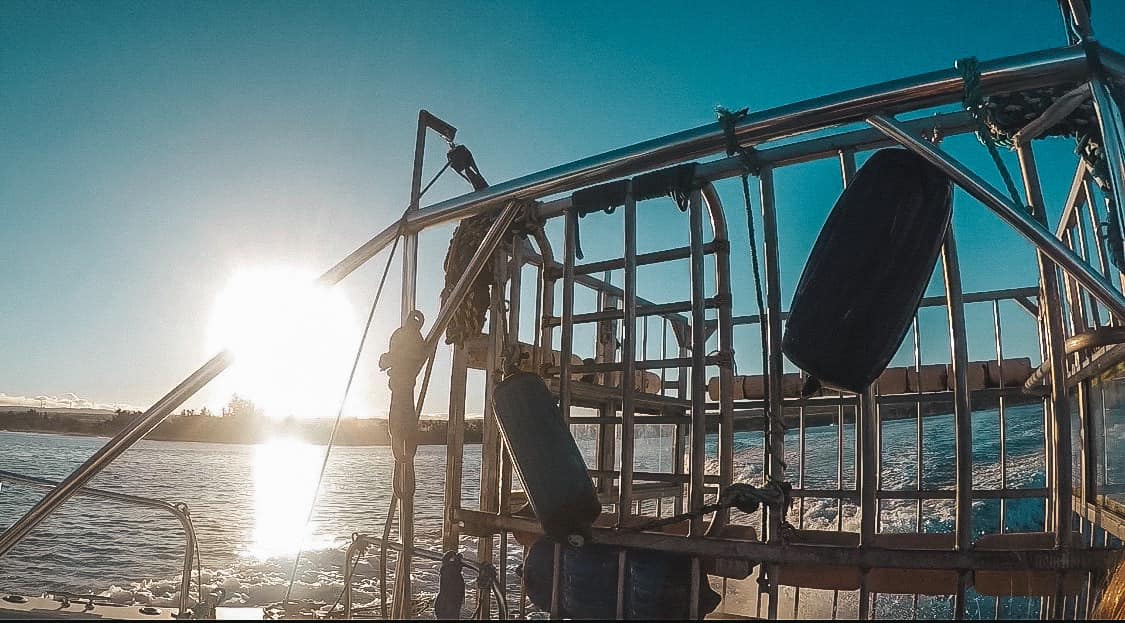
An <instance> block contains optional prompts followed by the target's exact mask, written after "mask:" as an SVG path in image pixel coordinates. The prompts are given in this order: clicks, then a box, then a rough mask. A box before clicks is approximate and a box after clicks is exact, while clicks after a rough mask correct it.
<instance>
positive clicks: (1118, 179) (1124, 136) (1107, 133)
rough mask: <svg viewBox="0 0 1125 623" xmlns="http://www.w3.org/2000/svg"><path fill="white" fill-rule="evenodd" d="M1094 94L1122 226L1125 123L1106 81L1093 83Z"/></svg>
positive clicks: (1124, 194)
mask: <svg viewBox="0 0 1125 623" xmlns="http://www.w3.org/2000/svg"><path fill="white" fill-rule="evenodd" d="M1090 92H1091V93H1092V94H1093V100H1094V112H1095V114H1096V115H1097V117H1098V127H1099V129H1100V130H1101V135H1102V149H1103V151H1104V154H1105V159H1106V165H1107V166H1106V168H1107V169H1109V179H1110V183H1111V184H1112V185H1113V188H1112V189H1110V192H1111V193H1112V196H1113V202H1112V203H1113V205H1112V206H1110V209H1111V210H1116V211H1117V218H1118V222H1119V223H1120V222H1125V221H1121V220H1120V219H1122V217H1125V124H1123V123H1122V119H1121V109H1120V108H1118V107H1117V103H1116V102H1114V100H1113V95H1112V94H1111V93H1110V91H1109V88H1108V87H1107V86H1106V82H1105V80H1103V79H1101V78H1095V79H1094V80H1091V81H1090Z"/></svg>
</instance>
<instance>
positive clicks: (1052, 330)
mask: <svg viewBox="0 0 1125 623" xmlns="http://www.w3.org/2000/svg"><path fill="white" fill-rule="evenodd" d="M1016 153H1017V155H1018V156H1019V162H1020V171H1021V173H1022V174H1023V183H1024V191H1025V192H1026V193H1027V197H1028V199H1029V201H1030V203H1031V206H1032V209H1033V211H1034V212H1035V214H1036V216H1037V218H1038V219H1039V220H1040V222H1046V219H1047V214H1046V207H1045V204H1044V202H1043V193H1042V190H1041V188H1040V185H1039V173H1038V169H1037V168H1036V166H1035V156H1034V153H1033V152H1032V149H1031V146H1030V145H1026V144H1025V145H1021V146H1020V147H1019V148H1018V149H1017V151H1016ZM1039 270H1040V273H1041V276H1040V279H1041V285H1042V289H1043V297H1042V300H1041V302H1040V305H1039V311H1040V313H1041V314H1042V315H1043V316H1044V324H1045V326H1046V331H1045V334H1044V337H1045V339H1046V349H1047V354H1048V356H1049V357H1050V362H1051V400H1050V402H1051V420H1052V426H1051V428H1052V431H1051V432H1052V436H1053V439H1052V447H1053V452H1052V453H1051V454H1052V455H1053V456H1052V461H1051V463H1052V465H1051V466H1052V468H1053V471H1052V472H1051V473H1050V479H1051V480H1053V481H1054V483H1053V484H1054V486H1053V487H1051V489H1052V500H1051V503H1052V506H1053V508H1052V510H1051V512H1050V513H1049V514H1050V515H1052V516H1053V519H1054V530H1055V547H1059V548H1065V547H1069V546H1070V531H1071V525H1070V524H1071V522H1070V514H1071V511H1072V505H1073V502H1072V501H1071V497H1072V493H1071V491H1072V482H1071V477H1072V476H1071V458H1070V457H1071V438H1070V404H1069V401H1068V400H1067V391H1066V354H1065V351H1064V350H1063V343H1062V342H1063V331H1062V318H1060V313H1059V310H1060V307H1059V304H1058V303H1059V287H1058V272H1057V269H1056V267H1055V265H1054V264H1053V263H1052V262H1051V261H1050V260H1048V259H1047V258H1046V257H1045V256H1044V255H1043V254H1041V253H1040V254H1039Z"/></svg>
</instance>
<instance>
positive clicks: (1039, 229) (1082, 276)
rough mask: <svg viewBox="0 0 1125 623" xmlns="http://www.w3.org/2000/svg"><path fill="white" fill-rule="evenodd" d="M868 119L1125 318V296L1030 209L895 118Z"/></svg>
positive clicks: (872, 117)
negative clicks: (1030, 211) (922, 138)
mask: <svg viewBox="0 0 1125 623" xmlns="http://www.w3.org/2000/svg"><path fill="white" fill-rule="evenodd" d="M867 121H868V123H870V124H871V125H872V126H874V127H876V128H879V129H880V130H882V131H883V132H885V133H886V134H887V136H890V137H892V138H894V139H895V140H897V141H898V142H899V143H900V144H901V145H902V146H903V147H906V148H907V149H909V150H911V151H913V152H915V153H917V154H918V155H920V156H922V157H923V158H925V159H926V160H928V161H929V162H930V163H931V164H933V165H934V166H936V167H938V168H939V169H941V170H942V172H944V173H945V174H946V175H948V176H949V177H950V178H951V179H952V180H953V182H954V183H956V184H957V185H958V186H960V187H962V188H963V189H965V190H966V191H967V192H968V193H969V194H970V195H972V196H973V197H975V198H976V199H977V200H979V201H980V202H981V203H983V204H984V205H985V206H986V207H987V208H989V209H990V210H992V211H993V212H995V213H996V214H997V216H999V217H1000V218H1001V219H1003V220H1004V221H1005V222H1007V223H1008V224H1009V225H1011V226H1012V228H1013V229H1015V230H1016V231H1017V232H1018V233H1019V234H1021V235H1022V236H1024V237H1025V238H1027V239H1028V240H1030V241H1031V242H1032V244H1034V245H1035V246H1036V248H1037V249H1039V250H1040V251H1042V252H1043V254H1044V255H1046V256H1047V257H1048V258H1050V260H1051V261H1052V262H1054V263H1055V264H1057V265H1058V266H1059V267H1060V268H1062V269H1063V270H1065V271H1066V272H1068V273H1070V274H1071V275H1072V276H1073V277H1074V278H1075V279H1076V280H1078V281H1079V282H1080V283H1081V284H1082V285H1083V286H1084V287H1086V288H1087V289H1088V290H1090V292H1091V293H1093V294H1094V296H1096V297H1097V298H1098V300H1100V301H1101V302H1102V303H1104V304H1105V305H1106V307H1108V308H1109V309H1110V311H1112V312H1113V313H1114V314H1115V315H1117V316H1119V317H1125V296H1122V294H1121V292H1118V291H1117V290H1115V289H1114V288H1113V286H1112V285H1110V284H1109V282H1107V281H1106V280H1105V278H1104V277H1102V275H1101V274H1099V273H1098V272H1097V271H1096V270H1094V269H1093V268H1092V267H1091V266H1090V265H1089V264H1087V263H1086V262H1085V261H1083V260H1082V258H1080V257H1078V256H1077V255H1076V254H1075V253H1074V251H1071V250H1070V249H1069V248H1068V247H1067V246H1066V245H1065V244H1063V242H1062V241H1061V240H1059V239H1058V238H1057V237H1055V236H1054V235H1053V234H1052V233H1051V232H1050V231H1049V230H1048V229H1047V228H1046V227H1045V226H1044V225H1043V224H1042V223H1040V222H1038V221H1036V220H1035V219H1034V218H1032V217H1031V216H1030V215H1028V214H1027V212H1026V210H1024V209H1022V208H1021V207H1020V206H1017V205H1015V204H1014V203H1013V202H1012V200H1011V199H1009V198H1007V197H1005V196H1004V195H1003V194H1002V193H1001V192H1000V191H999V190H997V189H996V188H995V187H993V186H992V185H991V184H989V183H988V182H986V181H984V179H982V178H981V177H980V176H978V175H977V174H976V173H974V172H973V171H972V170H970V169H968V168H967V167H965V166H964V165H962V164H961V163H959V162H957V161H955V160H954V159H953V158H951V157H950V156H949V155H948V154H945V153H944V152H942V151H941V150H940V149H939V148H937V147H935V146H934V145H932V144H929V143H927V142H926V141H923V140H921V139H918V138H916V137H915V136H913V135H912V134H910V133H909V132H908V131H907V130H906V129H905V128H904V127H903V126H902V125H901V124H900V123H898V122H897V121H895V120H894V119H892V118H890V117H887V116H885V115H873V116H871V117H869V118H868V120H867Z"/></svg>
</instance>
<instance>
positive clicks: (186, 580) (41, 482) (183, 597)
mask: <svg viewBox="0 0 1125 623" xmlns="http://www.w3.org/2000/svg"><path fill="white" fill-rule="evenodd" d="M5 480H6V481H8V482H16V483H20V484H24V485H29V486H32V487H36V488H39V489H48V490H50V489H54V488H55V487H57V486H58V485H59V483H58V482H57V481H54V480H48V479H46V478H37V477H35V476H25V475H23V474H17V473H15V472H10V471H7V470H0V482H2V481H5ZM77 495H85V496H88V497H92V498H99V499H103V500H114V501H116V502H125V503H126V504H133V505H136V506H144V507H146V508H154V509H157V510H162V511H166V512H168V513H170V514H171V515H172V516H174V517H175V518H176V520H177V521H179V522H180V526H181V527H183V529H184V540H185V545H184V565H183V575H182V579H181V580H180V615H181V616H185V615H186V613H187V611H188V608H189V605H188V603H189V602H188V600H189V599H191V565H192V563H193V561H194V560H195V547H196V545H195V544H196V538H195V526H194V525H193V524H192V522H191V515H190V514H189V512H188V507H187V505H186V504H183V503H176V504H173V503H171V502H165V501H164V500H157V499H153V498H146V497H141V496H139V495H130V494H128V493H118V492H116V491H105V490H103V489H94V488H92V487H82V488H81V489H79V490H78V492H77ZM202 590H203V589H202V587H200V591H202Z"/></svg>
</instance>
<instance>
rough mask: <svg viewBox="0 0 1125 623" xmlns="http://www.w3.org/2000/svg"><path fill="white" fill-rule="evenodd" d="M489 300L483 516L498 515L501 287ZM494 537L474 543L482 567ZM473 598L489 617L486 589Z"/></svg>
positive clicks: (497, 265)
mask: <svg viewBox="0 0 1125 623" xmlns="http://www.w3.org/2000/svg"><path fill="white" fill-rule="evenodd" d="M507 266H508V262H507V261H506V258H504V257H502V256H500V255H498V256H497V257H496V259H495V262H494V264H493V271H495V272H494V274H496V276H497V279H496V283H501V284H502V283H505V282H506V281H507V275H506V274H505V273H506V272H507V270H506V269H507ZM491 298H492V300H491V302H490V305H489V309H488V317H489V321H488V336H489V343H488V364H487V369H485V371H484V376H485V381H484V383H485V386H484V418H483V422H482V423H481V424H482V431H481V432H482V435H481V437H482V438H481V450H480V510H481V511H482V512H485V513H493V514H498V513H499V512H500V446H501V445H502V444H501V443H500V430H499V427H498V425H497V423H496V411H495V409H493V406H492V405H493V398H492V396H493V392H494V391H495V389H496V384H497V383H499V382H500V378H499V371H500V358H501V355H502V353H503V352H504V344H505V339H506V336H505V335H504V330H503V325H504V320H503V316H504V294H503V288H500V287H494V288H493V289H492V297H491ZM493 538H494V537H492V536H491V535H489V536H483V537H480V540H479V541H478V542H477V560H478V561H479V562H480V563H481V564H482V565H483V564H490V563H492V561H493V551H492V549H493V546H494V545H495V541H494V540H493ZM477 599H478V600H479V602H480V604H481V612H482V616H483V617H484V618H488V617H489V614H488V613H489V611H490V608H491V605H490V604H491V601H492V600H491V593H490V592H489V590H488V589H487V588H483V589H479V591H478V596H477Z"/></svg>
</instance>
